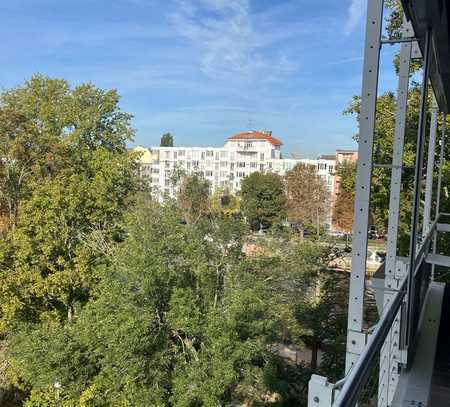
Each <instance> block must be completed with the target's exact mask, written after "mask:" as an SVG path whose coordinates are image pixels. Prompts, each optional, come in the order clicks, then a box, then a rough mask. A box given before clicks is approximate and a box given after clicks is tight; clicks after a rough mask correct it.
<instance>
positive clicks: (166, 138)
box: [160, 133, 173, 147]
mask: <svg viewBox="0 0 450 407" xmlns="http://www.w3.org/2000/svg"><path fill="white" fill-rule="evenodd" d="M160 146H161V147H173V136H172V134H170V133H164V134H163V135H162V136H161V143H160Z"/></svg>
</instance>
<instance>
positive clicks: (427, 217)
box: [422, 93, 438, 236]
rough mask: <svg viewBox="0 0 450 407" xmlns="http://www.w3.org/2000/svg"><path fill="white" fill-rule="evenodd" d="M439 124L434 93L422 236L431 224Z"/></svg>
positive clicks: (426, 232)
mask: <svg viewBox="0 0 450 407" xmlns="http://www.w3.org/2000/svg"><path fill="white" fill-rule="evenodd" d="M437 126H438V105H437V101H436V97H435V96H434V93H433V102H432V105H431V124H430V138H429V141H428V159H427V175H426V181H425V205H424V210H423V226H422V236H426V235H427V234H428V231H429V230H430V224H431V203H432V198H433V174H434V155H435V153H436V133H437Z"/></svg>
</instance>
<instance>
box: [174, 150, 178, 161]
mask: <svg viewBox="0 0 450 407" xmlns="http://www.w3.org/2000/svg"><path fill="white" fill-rule="evenodd" d="M177 154H178V152H177V151H174V152H173V159H174V160H176V159H177V156H178V155H177Z"/></svg>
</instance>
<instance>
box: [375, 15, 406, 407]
mask: <svg viewBox="0 0 450 407" xmlns="http://www.w3.org/2000/svg"><path fill="white" fill-rule="evenodd" d="M413 36H414V32H413V29H412V26H411V24H410V23H407V22H406V19H404V28H403V35H402V37H403V38H411V37H413ZM411 52H412V43H411V42H404V43H402V45H401V47H400V58H399V74H398V88H397V109H396V115H395V133H394V149H393V157H392V172H391V189H390V198H389V221H388V232H387V250H386V268H385V270H386V275H385V287H386V288H388V289H392V288H397V287H398V281H397V280H396V275H397V273H396V267H397V239H398V225H399V218H400V216H399V214H400V192H401V183H402V172H403V148H404V144H405V130H406V115H407V109H408V90H409V74H410V67H411ZM384 297H385V298H384V306H388V305H389V303H390V301H391V300H392V297H393V296H392V293H389V292H388V291H386V292H385V294H384ZM396 321H397V322H396V324H395V325H394V326H393V328H391V332H390V333H389V335H388V336H387V338H386V341H385V343H384V346H383V348H382V350H381V355H380V373H379V380H378V407H385V406H387V405H389V403H390V402H391V399H392V394H393V393H394V392H393V391H392V389H391V387H392V386H395V385H396V383H397V380H396V379H397V377H396V376H397V375H396V366H395V364H396V363H397V364H398V360H399V359H400V358H399V357H398V352H399V349H398V348H399V343H400V335H399V332H400V329H399V327H398V326H399V324H400V322H399V321H400V315H398V316H397V318H396Z"/></svg>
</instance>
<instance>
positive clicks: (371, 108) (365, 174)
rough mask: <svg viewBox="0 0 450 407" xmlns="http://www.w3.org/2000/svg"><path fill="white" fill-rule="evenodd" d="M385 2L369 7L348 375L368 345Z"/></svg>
mask: <svg viewBox="0 0 450 407" xmlns="http://www.w3.org/2000/svg"><path fill="white" fill-rule="evenodd" d="M383 5H384V1H383V0H370V1H369V2H368V8H367V21H366V40H365V49H364V67H363V84H362V93H361V112H360V117H359V125H360V132H359V142H358V166H357V169H358V172H357V177H356V191H355V207H354V221H353V244H352V271H351V277H350V294H349V310H348V331H347V354H346V372H348V371H349V370H350V368H351V367H352V366H353V364H354V363H355V361H356V360H357V358H358V356H359V355H360V354H361V352H362V350H363V349H364V347H365V345H366V335H365V334H364V333H363V327H364V320H363V317H364V290H365V277H366V260H367V243H368V237H367V229H368V224H369V211H370V184H371V178H372V152H373V137H374V131H375V111H376V102H377V92H378V73H379V65H380V46H381V29H382V22H383Z"/></svg>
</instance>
